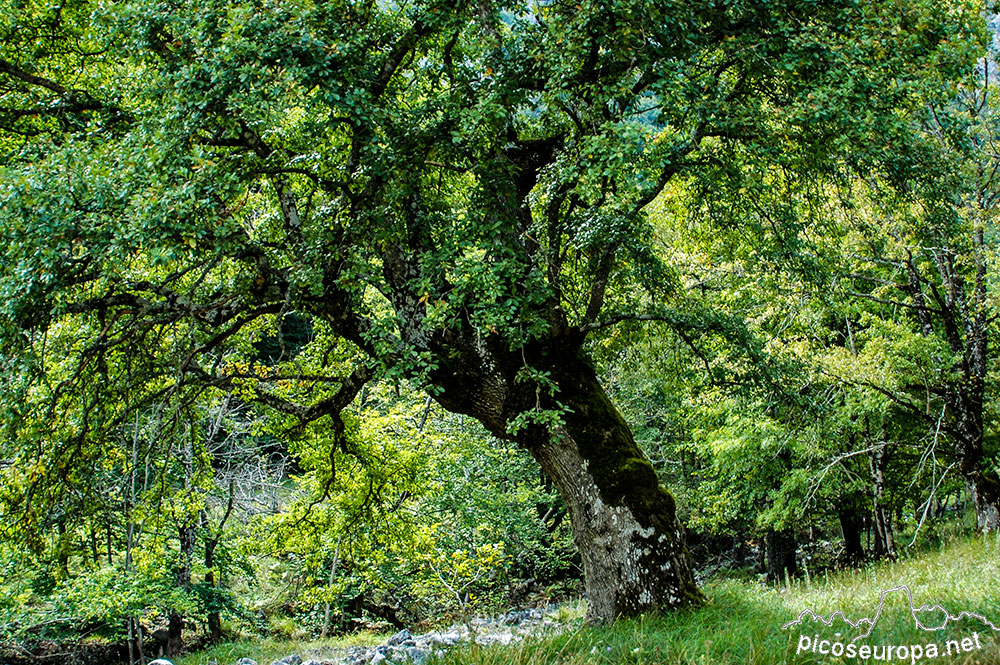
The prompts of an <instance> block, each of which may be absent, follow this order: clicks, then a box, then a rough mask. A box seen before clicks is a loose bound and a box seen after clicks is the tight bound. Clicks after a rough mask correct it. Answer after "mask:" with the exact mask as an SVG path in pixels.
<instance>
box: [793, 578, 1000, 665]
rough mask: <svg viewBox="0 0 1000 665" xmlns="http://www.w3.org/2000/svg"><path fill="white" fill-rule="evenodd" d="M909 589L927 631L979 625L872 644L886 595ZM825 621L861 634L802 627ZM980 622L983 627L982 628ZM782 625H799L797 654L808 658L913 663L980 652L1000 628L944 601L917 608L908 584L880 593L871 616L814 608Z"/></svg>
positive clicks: (919, 624) (914, 612) (914, 613)
mask: <svg viewBox="0 0 1000 665" xmlns="http://www.w3.org/2000/svg"><path fill="white" fill-rule="evenodd" d="M894 593H898V594H900V595H903V594H905V596H906V602H907V607H908V608H909V612H910V617H912V619H913V623H914V625H915V627H916V628H919V629H920V630H922V631H925V632H928V633H936V634H940V631H944V630H945V629H946V628H948V627H949V626H952V627H954V626H955V624H956V622H966V621H969V620H971V621H972V622H973V624H974V625H976V626H977V628H978V630H976V631H973V632H971V634H966V635H962V636H957V637H956V636H954V635H953V636H950V637H948V638H946V639H937V640H934V641H929V642H921V643H913V644H870V643H868V641H867V640H868V638H869V637H870V636H871V635H872V631H873V630H874V629H875V626H876V624H878V622H879V620H880V619H881V618H883V616H884V615H885V614H884V613H885V610H886V599H887V597H889V596H890V594H894ZM807 619H808V620H810V621H812V622H816V623H821V624H824V625H826V626H827V627H831V628H833V627H834V624H835V623H836V622H838V621H840V622H843V624H844V628H845V632H846V629H847V627H850V628H852V629H853V630H856V631H858V634H857V635H854V636H853V637H850V638H843V639H841V638H840V635H841V633H836V634H835V635H834V637H833V638H830V637H826V636H824V635H822V634H821V633H819V632H814V631H813V630H803V629H804V628H806V629H807V628H808V626H807V625H806V623H805V622H806V620H807ZM980 625H981V627H980ZM782 628H783V629H784V630H790V629H796V628H797V629H798V631H799V634H798V637H797V638H796V648H795V655H796V656H801V657H804V656H806V655H808V654H817V655H820V656H830V657H832V658H841V659H848V660H855V659H856V660H858V661H862V662H863V661H886V662H888V661H895V662H907V661H908V662H910V663H911V665H912V664H915V663H917V662H918V661H923V660H925V659H935V658H940V657H947V656H959V655H963V654H969V653H972V652H974V651H981V650H982V649H983V647H984V645H985V643H986V640H987V639H989V638H991V637H993V636H994V633H998V632H1000V628H998V627H997V626H996V625H994V624H993V623H992V622H991V621H990V620H989V619H987V618H986V617H985V616H983V615H982V614H978V613H976V612H968V611H962V612H959V613H958V614H952V613H950V612H949V611H948V610H947V609H945V608H944V607H943V606H941V605H921V606H920V607H916V606H914V604H913V593H912V592H911V591H910V588H909V587H907V586H906V585H905V584H904V585H900V586H897V587H893V588H891V589H886V590H885V591H883V592H882V593H881V594H880V595H879V601H878V607H877V608H876V609H875V613H874V615H872V616H871V617H867V616H866V617H861V618H860V619H857V620H856V621H852V620H851V619H849V618H847V616H846V615H845V614H844V613H843V612H841V611H839V610H838V611H836V612H834V613H833V614H831V615H830V616H829V617H825V616H823V615H822V614H817V613H815V612H813V611H812V610H811V609H806V610H803V611H802V612H800V613H799V616H798V618H797V619H795V620H794V621H789V622H788V623H786V624H785V625H783V626H782Z"/></svg>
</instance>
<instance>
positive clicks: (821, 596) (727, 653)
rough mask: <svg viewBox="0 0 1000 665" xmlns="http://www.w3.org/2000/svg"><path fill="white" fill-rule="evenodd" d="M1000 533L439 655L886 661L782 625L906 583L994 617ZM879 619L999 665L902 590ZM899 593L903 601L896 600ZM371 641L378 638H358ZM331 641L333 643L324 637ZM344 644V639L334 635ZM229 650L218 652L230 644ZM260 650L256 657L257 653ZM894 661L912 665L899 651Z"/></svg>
mask: <svg viewBox="0 0 1000 665" xmlns="http://www.w3.org/2000/svg"><path fill="white" fill-rule="evenodd" d="M998 583H1000V541H998V539H997V538H995V537H988V538H973V537H962V538H953V539H951V540H949V541H948V542H946V543H944V544H943V545H941V546H939V547H938V548H936V549H932V550H929V551H925V552H922V553H920V554H917V555H914V556H912V557H910V558H908V559H906V560H902V561H899V562H895V563H879V564H873V565H870V566H868V567H866V568H864V569H861V570H855V571H844V572H840V573H836V574H833V573H831V574H829V575H823V576H818V577H817V576H808V575H806V576H803V577H802V578H801V579H798V580H793V581H791V583H789V584H786V585H782V586H781V587H771V586H766V585H762V584H758V583H755V582H743V581H735V580H726V581H717V582H712V583H710V584H708V585H706V587H705V592H706V594H707V595H708V597H709V599H710V602H709V603H708V604H707V605H705V606H703V607H700V608H697V609H692V610H684V611H680V612H673V613H668V614H663V615H648V616H643V617H640V618H637V619H633V620H627V621H619V622H617V623H615V624H614V625H613V626H607V627H587V626H585V625H584V623H583V611H582V607H581V606H579V605H577V606H573V605H571V606H567V607H565V608H564V609H562V610H560V614H561V616H559V617H557V618H559V619H560V620H562V621H564V622H565V623H566V624H567V625H568V626H569V627H568V629H567V630H566V631H564V632H563V633H561V634H559V635H555V636H548V637H538V638H533V639H529V640H526V641H524V642H521V643H518V644H514V645H511V646H507V647H488V648H479V647H469V646H466V647H463V648H459V649H455V650H453V651H451V652H450V653H448V654H446V656H445V657H444V658H443V659H442V662H443V664H444V665H471V664H473V663H475V664H477V665H554V664H560V665H612V664H614V665H619V664H624V665H628V664H634V665H638V664H649V665H654V664H655V665H730V664H740V665H778V664H782V663H784V664H788V665H818V664H820V663H823V664H830V665H836V664H838V663H840V664H844V665H858V664H862V663H864V664H865V665H872V664H877V663H884V662H886V661H884V660H881V661H879V660H875V659H870V660H867V661H865V660H861V659H860V658H855V659H846V658H835V657H833V656H819V655H818V654H812V653H803V654H798V655H797V654H796V647H797V640H798V639H799V635H800V634H805V635H810V636H811V635H815V634H819V635H820V639H823V638H824V637H826V638H833V639H836V640H840V641H842V642H843V643H844V644H847V643H849V641H850V638H851V637H853V636H854V635H856V634H857V633H856V632H855V631H853V629H851V628H850V627H849V626H846V624H840V625H839V627H838V626H835V628H827V627H825V626H823V625H821V624H815V623H809V624H808V625H803V626H801V627H796V628H792V629H790V630H782V628H781V626H782V625H783V624H785V623H788V622H789V621H792V620H794V619H795V618H796V617H797V616H798V615H799V613H800V612H801V611H802V610H804V609H807V608H808V609H812V610H814V611H815V612H817V613H818V614H823V615H827V616H828V615H830V614H832V613H833V612H835V611H837V610H841V611H843V612H844V613H845V614H846V615H847V616H848V617H850V618H851V619H858V618H860V617H862V616H870V615H871V614H872V613H873V612H874V609H875V607H876V606H877V604H878V599H879V593H880V591H882V590H886V589H890V588H892V587H895V586H898V585H900V584H905V585H907V586H908V587H909V588H910V590H911V591H912V592H913V599H914V602H915V604H917V605H918V606H919V605H921V604H929V605H933V604H941V605H943V606H944V607H945V608H947V609H948V610H949V611H950V612H951V613H952V614H957V613H958V612H960V611H962V610H967V611H972V612H977V613H979V614H982V615H985V616H986V617H987V618H988V619H990V620H991V621H993V623H995V624H998V625H1000V588H998ZM889 600H890V601H891V602H888V603H887V605H886V608H887V609H886V610H885V611H884V614H883V617H882V619H881V620H880V621H879V624H878V626H877V627H876V630H875V631H873V633H872V635H871V636H869V637H868V638H865V639H864V640H860V641H859V642H858V644H864V643H867V644H870V645H873V646H874V645H880V646H881V645H911V644H919V645H927V644H929V643H932V642H933V643H938V644H940V645H942V646H943V645H944V644H945V641H946V640H948V639H955V638H957V639H959V640H960V639H961V638H962V637H965V636H971V634H972V631H973V630H978V632H979V633H980V636H981V637H980V640H981V644H982V645H983V649H982V650H976V651H972V652H971V653H966V654H962V655H961V656H945V655H941V656H939V657H937V658H925V659H923V660H917V661H915V662H919V663H924V664H925V665H936V664H938V663H948V664H951V663H956V664H969V665H972V664H974V663H981V664H983V665H987V664H993V663H1000V639H998V637H1000V636H997V635H993V634H987V633H991V631H990V629H989V628H988V627H985V626H983V625H982V624H981V623H979V622H977V621H973V620H969V621H968V622H967V623H966V624H964V625H961V624H960V625H958V626H953V627H949V629H948V630H946V631H942V632H940V633H932V632H924V631H921V630H918V629H917V628H916V627H915V626H914V625H913V621H912V619H911V618H910V616H909V613H908V611H907V610H908V608H907V607H906V603H905V597H903V596H900V595H899V594H894V595H892V596H890V598H889ZM900 600H902V604H900V602H899V601H900ZM837 631H840V632H841V633H842V634H841V636H840V637H836V636H835V632H837ZM354 639H355V640H356V643H362V644H364V643H367V644H374V643H378V639H377V638H371V637H369V638H367V639H368V641H367V642H366V641H365V639H364V638H354ZM328 642H329V641H328ZM315 644H316V643H309V644H306V643H297V644H295V643H289V642H273V643H268V642H263V643H262V642H254V643H241V644H238V645H228V647H227V646H222V647H217V648H216V650H215V651H213V653H217V654H218V655H216V656H214V657H215V658H216V659H217V660H218V663H219V665H230V664H231V663H232V662H235V660H236V658H237V657H239V656H244V655H246V656H250V657H253V658H255V659H257V660H258V662H261V663H263V664H264V665H266V664H267V663H269V662H270V659H273V658H277V657H280V656H283V655H287V654H290V653H295V652H297V651H298V652H301V651H303V650H306V649H312V648H315V646H314V645H315ZM339 644H340V645H342V644H343V643H342V642H341V643H339ZM226 648H228V649H229V651H221V652H220V651H218V650H219V649H223V650H224V649H226ZM207 653H208V652H203V653H202V654H197V655H196V656H192V657H188V658H185V659H181V660H179V661H178V665H203V664H204V663H206V662H207V660H208V658H209V656H207V655H206V654H207ZM257 654H260V655H262V657H258V655H257ZM891 662H892V663H911V665H912V663H913V662H914V661H912V659H910V658H907V659H903V660H900V659H897V658H896V657H895V655H894V657H893V660H892V661H891Z"/></svg>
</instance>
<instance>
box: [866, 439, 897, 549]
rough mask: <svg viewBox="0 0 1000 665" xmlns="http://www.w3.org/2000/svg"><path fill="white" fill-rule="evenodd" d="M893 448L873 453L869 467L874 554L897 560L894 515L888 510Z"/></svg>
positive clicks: (884, 448) (886, 446)
mask: <svg viewBox="0 0 1000 665" xmlns="http://www.w3.org/2000/svg"><path fill="white" fill-rule="evenodd" d="M890 452H891V446H890V444H888V443H884V444H883V445H882V446H880V447H879V448H876V449H874V450H873V451H872V453H871V456H870V457H869V465H870V468H871V473H872V522H873V523H874V527H875V534H874V535H875V538H874V541H875V542H874V543H873V544H872V552H873V553H874V554H875V556H878V557H889V558H895V556H896V542H895V539H894V538H893V532H892V513H891V512H890V511H888V510H887V509H886V498H885V487H886V481H885V471H886V469H887V468H888V466H889V457H890Z"/></svg>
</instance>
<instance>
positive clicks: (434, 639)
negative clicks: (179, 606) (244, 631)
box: [215, 607, 563, 665]
mask: <svg viewBox="0 0 1000 665" xmlns="http://www.w3.org/2000/svg"><path fill="white" fill-rule="evenodd" d="M556 609H557V608H556V607H549V608H547V609H545V610H540V609H533V610H520V611H511V612H508V613H507V614H505V615H502V616H499V617H495V618H491V619H481V618H476V619H473V620H472V621H471V622H470V623H471V624H472V626H471V628H472V630H470V629H469V626H466V625H462V624H456V625H454V626H452V627H451V628H449V629H447V630H443V631H436V630H435V631H431V632H428V633H422V634H419V635H414V634H412V633H410V631H408V630H401V631H399V632H398V633H396V634H395V635H393V636H392V637H390V638H389V640H388V641H387V642H386V643H385V644H377V645H372V646H368V647H344V648H333V647H326V648H322V649H319V650H315V651H308V652H304V653H297V654H289V655H288V656H285V657H284V658H281V659H279V660H275V661H272V662H271V663H270V665H377V664H378V663H384V664H385V665H393V664H399V665H403V664H409V663H413V664H415V665H420V664H421V663H424V662H425V661H427V660H428V658H429V657H430V656H431V654H433V653H435V652H439V651H442V650H445V649H448V648H450V647H453V646H455V645H458V644H461V643H463V642H471V641H472V639H473V633H475V641H476V643H477V644H481V645H484V646H486V645H491V644H510V643H511V642H515V641H517V640H521V639H524V638H525V637H527V636H529V635H539V634H542V633H546V632H554V631H558V630H560V629H561V628H562V626H563V624H561V623H560V622H559V621H557V620H556V619H555V613H556ZM215 665H230V664H229V663H216V664H215ZM235 665H264V664H262V663H257V661H255V660H253V659H251V658H240V659H239V660H237V661H236V663H235Z"/></svg>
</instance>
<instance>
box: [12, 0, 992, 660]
mask: <svg viewBox="0 0 1000 665" xmlns="http://www.w3.org/2000/svg"><path fill="white" fill-rule="evenodd" d="M984 11H985V9H984V8H982V7H979V6H978V5H975V4H973V3H967V2H964V1H957V0H956V1H953V2H948V3H946V4H945V5H944V6H941V5H940V4H939V3H931V2H924V1H923V0H894V1H893V2H878V3H864V2H855V1H852V0H838V1H836V2H812V1H810V0H782V1H781V2H772V1H763V0H762V1H759V2H756V1H750V0H747V1H742V0H733V1H727V2H713V1H708V0H706V1H705V2H667V3H664V2H641V1H638V0H635V1H633V0H617V1H615V2H590V1H589V0H587V1H584V2H581V3H580V4H577V3H563V2H558V1H546V2H526V3H518V2H490V1H481V2H475V3H474V2H458V3H440V2H398V3H397V2H352V1H343V2H332V3H314V2H311V1H309V0H303V1H296V2H257V1H256V0H248V1H247V2H240V3H233V2H224V3H223V2H208V3H205V2H198V3H184V2H179V3H173V4H163V3H154V2H147V1H145V0H128V1H126V2H119V3H103V2H86V1H84V0H73V1H72V2H68V3H65V4H61V5H59V4H50V3H42V2H31V1H24V2H22V1H20V0H18V1H16V2H5V3H4V5H3V9H2V12H0V36H2V45H0V197H2V202H3V203H2V208H0V237H2V239H3V240H4V242H5V246H6V247H7V250H6V251H5V253H4V256H3V260H2V262H0V341H2V344H3V348H2V352H0V371H2V377H0V382H2V383H0V389H2V395H0V522H2V523H3V525H4V527H3V538H2V540H0V566H2V567H3V570H4V571H5V575H4V576H3V578H2V582H0V591H2V593H0V634H2V636H3V637H5V638H12V639H15V640H30V639H33V638H38V637H52V636H54V637H67V636H72V635H80V634H91V633H96V634H99V635H103V636H105V637H110V638H113V639H122V638H127V641H128V644H129V648H138V647H139V646H140V645H142V644H143V635H144V634H145V635H146V638H147V639H146V642H147V643H148V642H149V638H150V634H152V638H154V639H155V640H156V641H158V642H160V643H162V645H163V647H164V648H165V649H166V651H167V652H169V653H173V652H176V651H178V650H179V649H180V648H181V644H182V638H183V637H184V635H185V633H187V632H190V631H189V630H188V628H189V627H190V626H191V625H193V624H196V625H199V626H202V627H203V629H204V630H203V631H202V632H203V633H204V635H205V636H206V637H207V638H208V639H212V640H218V639H220V638H221V637H222V636H223V634H224V633H226V632H227V631H228V632H230V633H233V632H239V631H245V632H262V631H270V632H272V633H276V634H294V633H297V632H299V631H305V632H307V633H311V634H326V633H328V632H330V631H340V630H345V629H352V628H356V627H359V626H363V625H367V624H371V623H372V622H376V623H377V622H385V623H388V624H395V625H399V626H402V625H410V624H413V623H416V622H419V621H424V620H429V619H431V618H433V617H439V616H441V615H442V614H445V615H447V616H450V617H454V618H456V619H465V620H468V619H469V618H470V617H471V616H472V615H474V614H476V613H483V612H490V611H495V610H498V609H500V608H505V607H509V606H511V605H517V604H523V603H527V602H540V601H542V600H544V599H546V598H549V597H556V596H564V595H571V594H577V593H580V592H581V591H586V593H587V594H588V597H589V600H590V605H589V610H590V613H591V618H592V619H596V620H610V619H613V618H615V617H617V616H619V615H628V614H636V613H639V612H641V611H644V610H648V609H668V608H673V607H677V606H682V605H687V604H697V603H699V602H700V601H701V600H702V595H701V593H700V592H699V591H698V588H697V585H696V584H695V570H696V568H698V567H701V568H703V569H704V568H705V567H706V566H708V565H710V564H711V565H712V566H714V567H717V566H718V565H719V563H720V562H721V561H723V560H725V561H727V562H728V564H729V565H730V566H731V567H735V568H741V567H744V566H747V567H750V568H752V569H753V570H759V572H760V573H761V574H762V575H766V576H767V577H768V578H770V579H775V578H778V579H781V578H784V577H786V576H790V575H794V574H795V573H796V572H797V570H798V568H799V561H798V557H797V548H798V546H799V545H800V544H801V543H802V542H803V541H806V540H808V541H810V542H815V541H819V540H823V539H831V538H833V539H836V540H839V541H842V545H841V546H839V547H840V550H839V551H838V552H834V553H833V555H836V557H837V560H838V563H839V564H843V565H846V564H851V565H853V564H857V563H859V562H861V561H862V560H864V559H866V558H868V557H872V556H877V557H882V556H885V557H894V556H897V554H898V553H899V552H900V551H901V549H902V548H904V547H907V546H908V545H909V544H912V543H915V542H916V541H917V540H918V537H919V535H920V533H921V532H923V533H927V532H928V531H930V530H933V529H934V528H936V527H935V525H936V524H940V523H941V521H942V520H943V519H945V518H946V517H947V516H948V515H949V512H951V513H955V512H957V513H959V515H960V517H961V516H962V513H963V511H964V510H965V508H966V507H968V509H969V511H970V512H971V514H973V515H974V518H972V517H970V520H973V519H974V522H975V526H976V528H977V529H979V530H981V531H996V530H998V529H1000V474H998V467H997V453H998V439H997V430H996V424H995V418H994V417H993V416H994V415H995V412H996V400H995V397H996V393H997V380H996V379H997V375H996V361H995V359H994V358H993V356H992V355H991V353H992V349H993V348H995V345H996V343H997V339H996V337H997V304H998V303H997V291H996V287H997V284H996V280H997V277H996V276H997V252H996V225H995V221H994V210H995V208H996V205H997V202H998V199H1000V190H998V188H997V182H996V177H997V173H998V168H997V165H998V163H1000V162H998V161H997V160H998V157H997V155H996V153H995V150H994V137H995V128H996V122H997V115H996V109H995V106H996V103H997V102H996V100H995V89H994V88H995V75H994V68H995V65H994V64H993V62H992V60H991V59H990V54H991V49H990V48H988V47H987V30H986V25H985V21H984V18H983V16H984ZM661 484H662V485H666V486H667V487H670V488H672V490H673V495H671V494H668V493H667V492H666V491H665V490H664V489H662V487H661ZM675 499H676V501H675ZM681 525H686V527H687V528H688V529H689V531H690V532H691V535H692V536H693V537H692V538H691V539H690V544H691V545H692V549H693V553H694V554H693V556H692V553H691V552H690V551H689V550H688V549H687V548H686V547H685V544H684V541H683V537H682V528H681ZM609 543H610V545H609ZM752 554H755V555H756V556H757V557H758V559H759V560H758V561H755V560H753V556H751V555H752ZM157 629H161V630H157Z"/></svg>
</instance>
